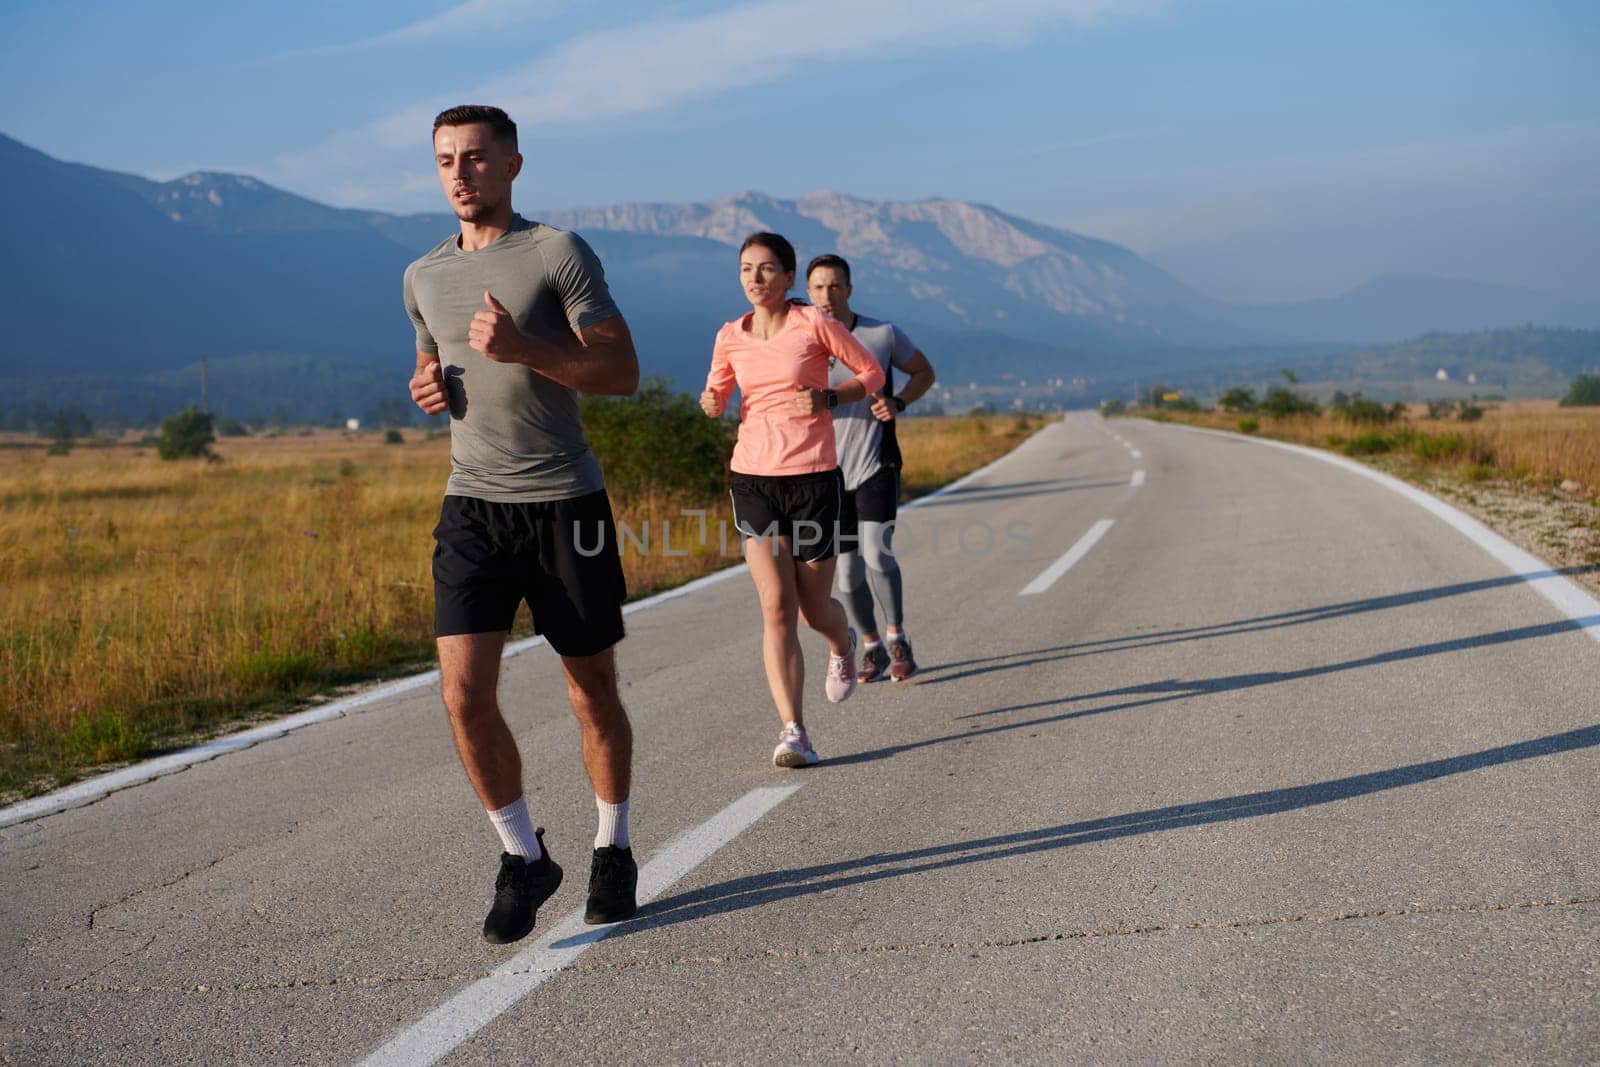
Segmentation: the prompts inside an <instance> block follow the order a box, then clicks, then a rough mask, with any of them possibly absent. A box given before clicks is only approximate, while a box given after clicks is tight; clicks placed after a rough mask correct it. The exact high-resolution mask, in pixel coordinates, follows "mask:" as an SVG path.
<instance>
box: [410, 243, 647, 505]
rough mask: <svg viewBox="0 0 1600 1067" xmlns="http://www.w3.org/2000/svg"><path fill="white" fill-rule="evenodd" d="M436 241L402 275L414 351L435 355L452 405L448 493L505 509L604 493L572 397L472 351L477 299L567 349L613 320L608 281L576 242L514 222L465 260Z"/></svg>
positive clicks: (454, 248) (460, 253) (567, 391)
mask: <svg viewBox="0 0 1600 1067" xmlns="http://www.w3.org/2000/svg"><path fill="white" fill-rule="evenodd" d="M458 242H459V238H458V237H450V238H447V239H446V240H444V241H441V242H440V243H439V244H438V245H437V246H435V247H434V249H433V250H432V251H431V252H429V253H428V254H427V255H425V256H423V257H422V258H421V259H418V260H417V261H416V262H415V263H412V264H411V266H409V267H407V268H406V273H405V284H404V289H405V301H406V311H407V312H408V313H410V315H411V321H412V323H413V324H414V325H415V326H416V328H417V349H418V350H419V351H422V352H431V353H437V354H438V356H439V362H440V364H441V365H442V366H443V368H444V374H445V384H446V386H447V387H448V389H449V393H450V468H451V470H450V481H449V483H448V485H447V486H446V488H445V493H446V494H448V495H453V496H470V497H477V498H479V499H482V500H498V501H505V502H510V503H523V502H529V501H544V500H566V499H569V498H571V497H575V496H583V495H584V494H585V493H592V492H594V491H595V490H597V489H600V488H602V487H603V486H604V482H603V481H602V480H601V476H600V465H599V463H597V462H596V461H595V458H594V453H593V452H591V451H590V450H589V442H588V440H587V439H586V438H585V437H584V435H583V423H582V422H581V421H580V420H579V418H578V399H577V395H576V394H575V393H574V392H573V391H572V390H571V389H568V388H567V387H566V386H564V385H560V384H558V383H556V382H553V381H551V380H550V379H549V378H546V377H545V376H544V375H542V374H539V373H536V372H535V371H532V370H530V369H528V368H527V367H524V366H521V365H519V364H508V363H496V362H495V361H494V360H492V359H490V358H489V357H487V356H485V355H484V354H483V353H481V352H479V351H477V350H476V349H473V348H471V347H470V346H469V345H468V344H467V329H468V327H469V326H471V325H472V316H473V315H474V314H475V313H476V312H478V311H481V310H483V309H484V308H485V306H486V305H485V304H484V302H483V293H484V290H486V289H487V290H488V291H489V292H491V293H493V294H494V298H495V299H496V300H498V301H499V302H500V303H501V304H503V305H505V308H506V310H507V311H509V312H511V315H512V317H513V318H514V319H515V320H516V323H517V326H518V328H520V329H521V330H522V332H523V333H526V334H529V335H531V336H534V337H543V338H546V339H548V340H551V341H560V342H562V343H570V342H571V339H572V334H573V332H574V331H575V330H579V329H582V328H584V327H586V326H592V325H594V324H595V323H597V322H600V321H602V320H604V319H608V318H610V317H611V316H613V315H616V314H618V312H617V305H616V304H615V303H613V302H612V299H611V293H610V291H609V290H607V288H606V279H605V272H604V270H603V269H602V268H601V266H600V260H599V258H598V257H596V256H595V254H594V252H593V250H591V249H590V248H589V246H588V245H587V244H585V243H584V241H583V238H581V237H579V236H578V235H577V234H575V233H568V232H566V231H565V230H558V229H556V228H554V227H552V226H546V225H544V224H543V223H540V222H529V221H528V220H527V219H525V218H523V217H522V216H520V215H517V216H514V217H513V218H512V221H511V228H510V229H509V230H507V231H506V232H505V234H504V236H502V237H501V238H500V239H499V240H497V241H495V242H494V243H493V244H490V245H486V246H485V247H483V248H480V249H478V250H477V251H476V252H463V251H461V248H460V246H459V243H458Z"/></svg>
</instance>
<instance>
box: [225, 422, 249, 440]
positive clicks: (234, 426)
mask: <svg viewBox="0 0 1600 1067" xmlns="http://www.w3.org/2000/svg"><path fill="white" fill-rule="evenodd" d="M217 436H219V437H249V436H250V427H248V426H246V425H245V424H244V423H242V422H240V421H239V420H238V419H229V418H222V419H218V420H217Z"/></svg>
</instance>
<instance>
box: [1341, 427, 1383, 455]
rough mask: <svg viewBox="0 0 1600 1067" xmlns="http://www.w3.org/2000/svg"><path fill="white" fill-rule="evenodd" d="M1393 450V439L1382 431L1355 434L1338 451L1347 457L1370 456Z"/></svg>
mask: <svg viewBox="0 0 1600 1067" xmlns="http://www.w3.org/2000/svg"><path fill="white" fill-rule="evenodd" d="M1392 448H1394V438H1392V437H1390V436H1389V435H1388V434H1386V433H1384V432H1383V431H1382V430H1366V431H1364V432H1362V433H1358V434H1356V435H1355V436H1354V437H1352V438H1350V440H1348V441H1346V442H1345V443H1344V446H1343V447H1342V448H1340V449H1339V451H1341V452H1343V453H1344V454H1345V455H1347V456H1372V455H1378V454H1381V453H1384V452H1388V451H1389V450H1391V449H1392Z"/></svg>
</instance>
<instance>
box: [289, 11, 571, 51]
mask: <svg viewBox="0 0 1600 1067" xmlns="http://www.w3.org/2000/svg"><path fill="white" fill-rule="evenodd" d="M575 6H576V0H463V2H462V3H459V4H456V5H454V6H453V7H448V8H446V9H445V10H443V11H441V12H439V13H438V14H436V15H429V16H428V17H427V18H423V19H418V20H417V21H415V22H408V23H406V24H405V25H404V26H396V27H395V28H394V29H391V30H385V31H384V32H382V33H378V34H374V35H373V36H371V37H363V38H361V39H359V40H355V41H345V42H343V43H340V44H329V45H319V46H316V47H312V48H297V49H295V50H293V51H291V52H280V53H278V54H276V55H274V56H271V57H269V61H280V60H292V59H308V58H313V57H322V56H330V55H337V54H339V53H341V52H354V51H358V50H361V49H367V48H382V47H385V46H388V45H407V44H427V43H430V42H433V41H450V40H462V39H466V38H472V37H482V36H483V35H485V34H491V33H503V32H504V31H506V30H510V29H513V28H514V27H517V26H521V25H526V24H528V23H532V22H541V21H544V20H545V19H549V18H553V17H554V16H556V15H559V14H561V13H562V12H565V11H568V10H570V9H571V8H573V7H575Z"/></svg>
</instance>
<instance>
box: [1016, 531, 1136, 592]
mask: <svg viewBox="0 0 1600 1067" xmlns="http://www.w3.org/2000/svg"><path fill="white" fill-rule="evenodd" d="M1114 522H1115V520H1113V519H1101V520H1100V521H1099V522H1097V523H1095V524H1094V525H1093V526H1091V527H1089V532H1088V533H1086V534H1084V535H1083V536H1082V537H1080V538H1078V543H1077V544H1075V545H1073V546H1072V547H1071V548H1069V549H1067V553H1066V555H1064V556H1062V557H1061V558H1060V559H1058V560H1056V561H1055V562H1054V563H1052V564H1050V566H1048V567H1046V568H1045V569H1044V573H1043V574H1041V575H1039V577H1037V578H1035V579H1034V580H1033V581H1031V582H1029V583H1028V584H1027V585H1025V586H1024V587H1023V588H1022V591H1021V592H1020V593H1018V594H1017V595H1018V596H1034V595H1036V594H1038V593H1042V592H1044V591H1045V590H1046V589H1049V588H1050V587H1051V586H1052V585H1055V584H1056V581H1057V579H1059V578H1060V577H1061V576H1062V575H1063V574H1065V573H1067V572H1068V571H1069V570H1071V569H1072V568H1073V565H1074V564H1076V563H1077V562H1078V561H1079V560H1080V559H1082V558H1083V557H1084V556H1087V555H1088V554H1089V550H1090V549H1091V548H1093V547H1094V545H1095V542H1096V541H1098V540H1100V538H1102V537H1104V536H1105V535H1106V531H1107V530H1109V529H1111V527H1112V525H1113V523H1114Z"/></svg>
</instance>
